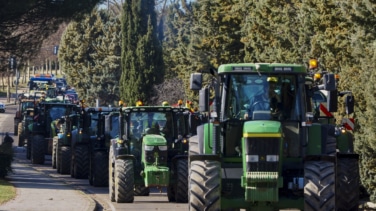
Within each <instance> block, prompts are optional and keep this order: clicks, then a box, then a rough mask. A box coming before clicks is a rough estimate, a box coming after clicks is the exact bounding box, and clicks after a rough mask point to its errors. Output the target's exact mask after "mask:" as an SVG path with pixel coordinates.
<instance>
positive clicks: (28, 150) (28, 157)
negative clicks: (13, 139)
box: [26, 136, 32, 160]
mask: <svg viewBox="0 0 376 211" xmlns="http://www.w3.org/2000/svg"><path fill="white" fill-rule="evenodd" d="M31 143H32V137H31V136H29V138H28V139H27V145H26V159H28V160H30V159H31Z"/></svg>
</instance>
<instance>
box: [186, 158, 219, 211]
mask: <svg viewBox="0 0 376 211" xmlns="http://www.w3.org/2000/svg"><path fill="white" fill-rule="evenodd" d="M220 172H221V168H220V163H219V162H218V161H212V160H204V161H199V160H196V161H192V162H191V168H190V170H189V191H190V192H189V202H188V203H189V210H190V211H193V210H195V211H201V210H220V199H221V176H220Z"/></svg>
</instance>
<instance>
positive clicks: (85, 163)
mask: <svg viewBox="0 0 376 211" xmlns="http://www.w3.org/2000/svg"><path fill="white" fill-rule="evenodd" d="M73 162H74V165H73V166H74V167H73V171H74V178H76V179H87V178H88V175H89V147H88V146H87V145H77V146H76V147H75V148H74V160H73Z"/></svg>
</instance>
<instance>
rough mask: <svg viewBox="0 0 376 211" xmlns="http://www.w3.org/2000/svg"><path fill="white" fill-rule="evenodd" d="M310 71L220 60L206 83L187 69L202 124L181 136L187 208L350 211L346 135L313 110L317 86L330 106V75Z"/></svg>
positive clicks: (352, 197) (333, 97)
mask: <svg viewBox="0 0 376 211" xmlns="http://www.w3.org/2000/svg"><path fill="white" fill-rule="evenodd" d="M310 70H311V71H307V68H306V67H305V66H304V65H297V64H280V63H271V64H269V63H245V64H242V63H239V64H223V65H221V66H220V67H219V69H218V71H211V73H212V75H213V76H212V79H213V80H210V81H209V83H208V85H206V86H203V83H202V81H203V80H202V78H203V75H202V73H194V74H192V75H191V80H190V82H191V85H190V86H191V87H190V88H191V89H192V90H199V111H200V112H204V113H206V115H207V117H208V123H205V124H202V125H200V126H199V127H198V128H197V136H193V137H191V138H190V141H189V162H190V163H189V195H190V197H189V202H188V203H189V210H240V209H246V210H263V211H265V210H280V209H288V208H297V209H300V210H357V208H358V200H359V167H358V159H359V156H358V155H357V154H355V153H354V149H353V144H352V142H353V140H352V139H348V138H344V137H347V134H346V132H344V133H343V132H342V130H341V129H343V128H342V125H336V124H331V123H322V121H319V120H321V119H318V118H316V116H315V115H314V110H315V108H314V103H313V97H314V94H315V93H316V92H317V91H318V90H326V91H328V92H329V93H330V94H329V95H327V105H328V112H335V111H336V108H337V96H338V93H339V92H338V91H337V86H336V79H335V76H334V74H330V73H328V72H326V71H321V72H316V74H319V73H320V76H321V78H320V79H317V78H316V77H314V76H315V74H314V72H313V70H314V69H310ZM347 93H350V92H347ZM209 96H214V97H213V98H210V97H209ZM349 96H350V97H349ZM349 96H347V97H346V102H345V104H346V106H347V109H346V110H347V111H350V112H349V113H348V114H350V113H351V112H352V111H353V106H354V105H353V103H351V102H350V101H353V97H352V96H351V95H349ZM329 105H330V106H329Z"/></svg>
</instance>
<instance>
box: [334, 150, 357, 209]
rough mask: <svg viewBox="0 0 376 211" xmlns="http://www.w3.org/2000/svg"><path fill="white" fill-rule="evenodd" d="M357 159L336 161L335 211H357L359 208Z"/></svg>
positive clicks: (346, 158) (339, 159)
mask: <svg viewBox="0 0 376 211" xmlns="http://www.w3.org/2000/svg"><path fill="white" fill-rule="evenodd" d="M359 180H360V178H359V164H358V158H349V157H345V158H338V159H337V179H336V197H337V207H336V210H358V209H359V208H358V206H359V190H360V187H359V182H360V181H359Z"/></svg>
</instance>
